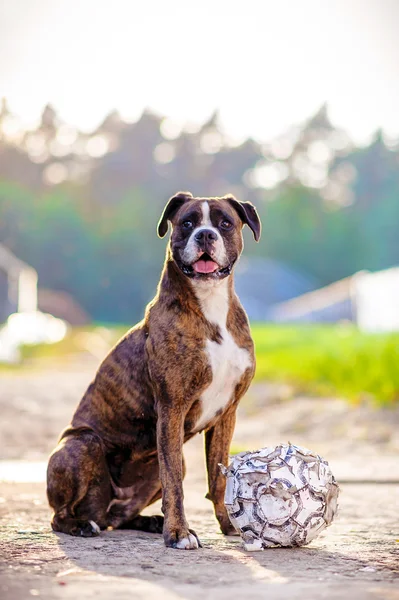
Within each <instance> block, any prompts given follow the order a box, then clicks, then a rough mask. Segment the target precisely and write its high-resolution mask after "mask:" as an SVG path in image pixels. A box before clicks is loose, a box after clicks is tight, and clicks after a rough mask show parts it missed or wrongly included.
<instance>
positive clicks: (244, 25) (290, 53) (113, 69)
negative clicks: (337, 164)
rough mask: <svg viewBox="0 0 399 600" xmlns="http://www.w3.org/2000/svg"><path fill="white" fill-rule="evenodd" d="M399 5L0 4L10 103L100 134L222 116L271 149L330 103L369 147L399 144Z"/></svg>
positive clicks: (2, 71) (1, 72)
mask: <svg viewBox="0 0 399 600" xmlns="http://www.w3.org/2000/svg"><path fill="white" fill-rule="evenodd" d="M398 28H399V0H246V1H245V2H244V0H238V1H236V0H197V1H196V2H194V1H189V0H159V1H157V0H141V1H137V0H0V96H6V97H7V99H8V100H9V104H10V107H11V109H12V110H13V111H14V112H15V113H17V114H18V115H19V116H20V117H21V118H22V119H23V120H24V122H26V123H29V124H31V123H33V122H34V121H35V120H36V119H37V118H38V116H39V114H40V112H41V109H42V107H43V105H44V104H46V103H47V102H51V103H52V104H53V105H54V106H55V108H56V109H57V110H58V111H59V113H60V115H61V117H62V118H63V119H65V120H66V121H67V122H68V123H70V124H73V125H76V126H78V127H81V128H82V129H86V130H87V129H91V128H94V127H95V126H96V125H97V124H98V123H99V122H100V121H101V120H102V119H103V118H104V116H105V114H106V113H107V112H109V111H110V110H112V109H114V108H116V109H118V110H120V112H121V113H122V116H124V117H126V118H131V119H134V118H137V117H138V116H139V114H140V113H141V111H142V110H143V108H144V107H146V106H147V107H150V108H152V109H154V110H155V111H157V112H158V113H160V114H162V115H166V116H169V117H171V118H173V119H174V120H176V121H177V122H178V123H184V122H190V123H200V122H201V121H203V120H205V119H206V118H207V117H208V116H209V115H210V114H211V113H212V112H213V111H214V110H215V109H216V108H218V109H219V110H220V115H221V121H222V125H223V127H224V129H225V131H226V132H227V133H228V134H230V135H231V136H233V137H236V138H241V137H242V136H248V135H252V136H254V137H255V138H258V139H261V140H268V139H270V138H272V137H274V136H276V135H278V134H280V133H282V132H283V131H284V130H285V129H286V128H287V127H288V126H289V125H291V124H293V123H298V122H300V121H302V120H304V119H306V118H308V117H309V116H311V114H312V113H313V112H314V111H315V110H316V109H317V108H318V107H319V106H320V105H321V104H322V103H323V102H325V101H327V102H328V104H329V106H330V116H331V119H332V121H333V122H334V123H335V124H336V125H338V126H342V127H344V128H346V129H347V130H348V131H349V132H350V133H351V134H352V136H353V137H354V138H355V139H356V140H358V141H364V140H365V139H367V137H368V136H369V135H370V134H371V133H372V132H373V131H374V130H375V129H376V128H377V127H380V126H382V127H383V128H384V129H385V131H386V132H387V133H388V134H389V135H392V136H396V135H399V36H398Z"/></svg>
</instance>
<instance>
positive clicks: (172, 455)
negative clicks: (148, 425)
mask: <svg viewBox="0 0 399 600" xmlns="http://www.w3.org/2000/svg"><path fill="white" fill-rule="evenodd" d="M183 427H184V415H182V412H181V410H178V409H176V408H173V407H169V406H162V405H158V421H157V446H158V457H159V470H160V476H161V483H162V512H163V513H164V515H165V520H164V527H163V537H164V540H165V545H166V546H168V547H170V548H180V549H183V550H191V549H195V548H198V547H199V546H201V544H200V542H199V540H198V537H197V535H196V533H195V532H194V531H193V530H191V529H189V527H188V523H187V521H186V517H185V514H184V506H183Z"/></svg>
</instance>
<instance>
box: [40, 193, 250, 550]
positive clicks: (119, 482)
mask: <svg viewBox="0 0 399 600" xmlns="http://www.w3.org/2000/svg"><path fill="white" fill-rule="evenodd" d="M168 221H170V222H171V224H172V235H171V238H170V243H169V244H168V247H167V252H166V261H165V265H164V269H163V272H162V277H161V281H160V284H159V286H158V293H157V295H156V297H155V299H154V300H153V301H152V302H151V303H150V304H149V305H148V307H147V309H146V313H145V317H144V320H143V321H142V322H141V323H139V324H138V325H136V326H135V327H133V329H131V330H130V331H129V332H128V333H127V334H126V335H125V336H124V337H123V338H122V339H121V340H120V341H119V342H118V344H117V345H116V346H115V347H114V348H113V349H112V350H111V351H110V353H109V354H108V356H107V357H106V358H105V359H104V361H103V363H102V364H101V366H100V368H99V370H98V371H97V374H96V376H95V379H94V381H93V382H92V383H91V384H90V385H89V387H88V389H87V391H86V393H85V394H84V396H83V398H82V400H81V402H80V404H79V405H78V407H77V410H76V412H75V414H74V416H73V419H72V423H71V425H70V426H69V427H68V428H67V429H66V430H65V431H64V432H63V433H62V435H61V439H60V442H59V445H58V446H57V448H56V449H55V450H54V452H53V453H52V454H51V456H50V460H49V465H48V472H47V481H48V487H47V494H48V499H49V503H50V505H51V507H52V508H53V509H54V516H53V519H52V523H51V524H52V528H53V530H54V531H61V532H63V533H69V534H70V535H77V536H83V537H90V536H94V535H98V534H99V532H100V530H101V529H106V528H107V527H113V528H125V529H141V530H144V531H151V532H159V533H161V532H163V536H164V540H165V544H166V546H169V547H172V548H183V549H191V548H198V547H199V546H200V545H201V544H200V542H199V540H198V537H197V535H196V533H195V532H194V531H193V530H191V529H190V528H189V525H188V523H187V520H186V517H185V514H184V507H183V487H182V481H183V476H184V472H185V467H184V460H183V454H182V446H183V443H184V442H186V441H187V440H188V439H190V438H191V437H192V436H193V435H194V434H196V433H200V432H201V431H205V447H206V464H207V470H208V482H209V493H208V494H207V498H209V499H210V500H212V502H213V504H214V508H215V513H216V517H217V519H218V521H219V523H220V527H221V530H222V532H223V533H224V534H226V535H228V534H232V533H234V528H233V527H232V525H231V523H230V521H229V518H228V516H227V513H226V509H225V507H224V501H223V500H224V491H225V478H224V476H223V475H221V473H220V471H219V467H218V464H219V463H224V464H227V462H228V452H229V446H230V442H231V438H232V435H233V430H234V424H235V413H236V408H237V404H238V402H239V400H240V398H241V397H242V396H243V394H245V392H246V391H247V389H248V386H249V384H250V382H251V380H252V377H253V374H254V370H255V358H254V346H253V342H252V339H251V334H250V330H249V325H248V319H247V316H246V314H245V312H244V309H243V308H242V306H241V304H240V302H239V300H238V298H237V296H236V294H235V291H234V285H233V268H234V265H235V263H236V262H237V260H238V258H239V256H240V254H241V251H242V248H243V239H242V228H243V225H244V224H247V225H249V227H250V228H251V229H252V232H253V234H254V237H255V240H258V239H259V236H260V231H261V225H260V221H259V217H258V215H257V212H256V209H255V207H254V206H253V205H252V204H251V203H250V202H238V201H237V200H236V199H235V198H234V197H233V196H225V197H223V198H193V196H192V195H191V194H190V193H188V192H180V193H178V194H177V195H176V196H174V197H173V198H171V199H170V200H169V202H168V204H167V205H166V207H165V210H164V212H163V214H162V217H161V219H160V221H159V224H158V234H159V236H160V237H164V236H165V235H166V233H167V230H168ZM161 497H162V512H163V513H164V517H162V516H154V517H145V516H141V515H140V513H141V511H142V510H143V509H144V508H145V507H146V506H149V505H150V504H152V503H153V502H155V501H156V500H158V499H159V498H161Z"/></svg>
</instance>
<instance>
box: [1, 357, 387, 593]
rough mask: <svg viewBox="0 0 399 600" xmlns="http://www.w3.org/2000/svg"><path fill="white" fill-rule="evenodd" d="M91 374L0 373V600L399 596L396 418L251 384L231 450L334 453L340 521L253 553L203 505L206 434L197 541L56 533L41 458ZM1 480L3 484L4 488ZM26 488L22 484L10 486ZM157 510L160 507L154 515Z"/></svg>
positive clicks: (83, 368) (190, 498) (196, 483)
mask: <svg viewBox="0 0 399 600" xmlns="http://www.w3.org/2000/svg"><path fill="white" fill-rule="evenodd" d="M94 369H95V363H94V361H93V360H92V359H91V358H89V357H82V359H81V360H79V362H78V363H76V362H73V363H70V364H67V365H65V364H63V365H62V366H61V365H60V364H57V363H54V364H53V365H51V366H49V365H47V368H46V369H45V370H41V369H32V370H31V371H25V372H23V373H21V374H19V375H16V374H15V373H14V374H13V373H4V374H0V415H1V417H0V439H1V447H0V457H1V459H2V460H1V461H0V480H1V479H2V478H3V481H1V482H0V598H1V599H2V600H20V599H21V600H22V599H25V598H31V597H32V596H38V597H42V598H47V599H58V598H60V599H63V598H65V599H67V598H68V599H69V598H71V599H72V598H73V599H76V598H77V599H79V600H80V599H82V600H85V599H86V598H94V597H95V598H99V599H104V600H105V599H107V600H108V599H110V598H113V597H115V598H118V599H122V600H123V599H125V598H126V599H127V598H129V599H131V598H140V599H141V598H142V599H144V598H146V599H147V598H149V599H152V598H159V597H161V598H167V599H169V598H170V599H179V598H187V599H197V598H198V599H201V600H203V599H204V598H210V599H213V598H215V599H218V600H223V599H224V598H226V599H227V598H229V599H235V598H242V597H245V596H248V597H251V598H254V599H257V598H265V597H268V598H276V599H286V598H287V599H288V598H290V599H296V598H298V599H299V598H300V599H303V598H305V597H306V598H311V599H313V598H315V599H316V598H317V599H318V598H327V599H335V598H336V599H342V598H344V597H346V596H350V597H351V598H352V599H353V600H360V599H362V600H363V599H369V598H370V599H376V598H387V599H394V598H398V599H399V517H398V514H399V436H398V429H399V428H398V423H399V415H398V411H397V410H390V411H389V410H386V411H381V410H380V411H374V410H372V409H371V408H370V407H367V406H362V407H357V408H356V409H355V408H349V407H348V406H347V405H346V403H345V402H341V401H340V400H337V399H331V400H328V399H323V400H321V399H314V398H313V399H309V398H296V399H294V400H288V399H286V396H287V393H286V390H285V388H284V387H283V386H264V385H263V386H259V385H258V386H254V387H253V389H252V391H251V393H250V395H249V397H248V399H247V400H246V401H245V402H244V403H243V405H242V408H241V410H240V414H239V418H238V425H237V429H236V435H235V438H234V443H233V449H236V450H242V449H248V448H253V449H256V448H258V447H261V446H266V445H274V444H275V443H278V442H283V441H287V440H290V441H291V442H293V443H297V444H302V445H305V446H308V447H310V448H311V449H313V450H316V451H317V452H319V453H320V454H322V455H323V456H324V457H325V458H327V459H328V460H329V462H330V465H331V467H332V469H333V472H334V473H335V475H336V477H337V479H338V481H339V482H340V483H341V496H340V503H339V504H340V511H339V515H338V517H337V519H336V520H335V521H334V523H333V524H332V525H331V527H330V528H329V529H327V530H326V531H325V532H324V533H323V534H322V535H321V536H320V537H319V538H318V539H317V540H316V541H314V542H313V543H312V544H310V545H309V546H307V547H304V548H297V549H283V548H276V549H271V550H267V551H264V552H259V553H255V554H248V553H245V552H244V551H243V550H242V549H241V545H240V540H239V538H237V537H229V538H225V537H224V536H222V535H221V534H219V533H218V527H217V523H216V520H215V518H214V516H213V512H212V506H211V503H210V502H209V501H207V500H205V498H204V496H205V493H206V482H205V469H204V459H203V440H202V439H201V437H200V436H197V437H196V438H194V440H192V441H191V442H189V444H187V445H186V446H185V456H186V460H187V465H188V474H187V477H186V480H185V485H184V487H185V498H186V500H185V505H186V513H187V517H188V520H189V522H190V525H191V527H193V528H194V529H195V530H196V531H197V533H198V535H199V537H200V539H201V541H202V543H203V548H202V549H200V550H197V551H182V550H172V549H167V548H165V547H164V545H163V541H162V539H161V536H158V535H152V534H145V533H142V532H133V531H107V532H104V533H102V534H101V536H100V537H97V538H91V539H76V538H72V537H69V536H65V535H62V534H58V535H56V534H54V533H53V532H52V531H51V529H50V527H49V519H50V510H49V508H48V506H47V502H46V497H45V488H44V481H43V475H44V462H43V461H45V459H46V456H47V454H48V452H49V451H50V450H51V448H52V447H53V446H54V443H55V441H56V438H57V436H58V434H59V431H60V430H61V429H62V428H63V427H64V426H65V424H66V423H67V422H68V420H69V418H70V416H71V414H72V411H73V408H74V406H75V404H76V403H77V401H78V399H79V396H80V394H81V392H82V391H83V389H84V387H85V386H86V385H87V383H88V381H89V380H90V377H91V375H92V374H93V372H94ZM5 479H6V480H7V481H4V480H5ZM16 481H18V482H16ZM159 511H160V507H159V504H158V505H155V506H154V507H152V508H151V511H148V514H151V513H156V512H159Z"/></svg>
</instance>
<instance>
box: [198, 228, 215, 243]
mask: <svg viewBox="0 0 399 600" xmlns="http://www.w3.org/2000/svg"><path fill="white" fill-rule="evenodd" d="M195 239H196V241H197V242H215V241H216V240H217V239H218V236H217V234H216V232H215V231H212V229H200V230H199V231H197V233H196V234H195Z"/></svg>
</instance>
